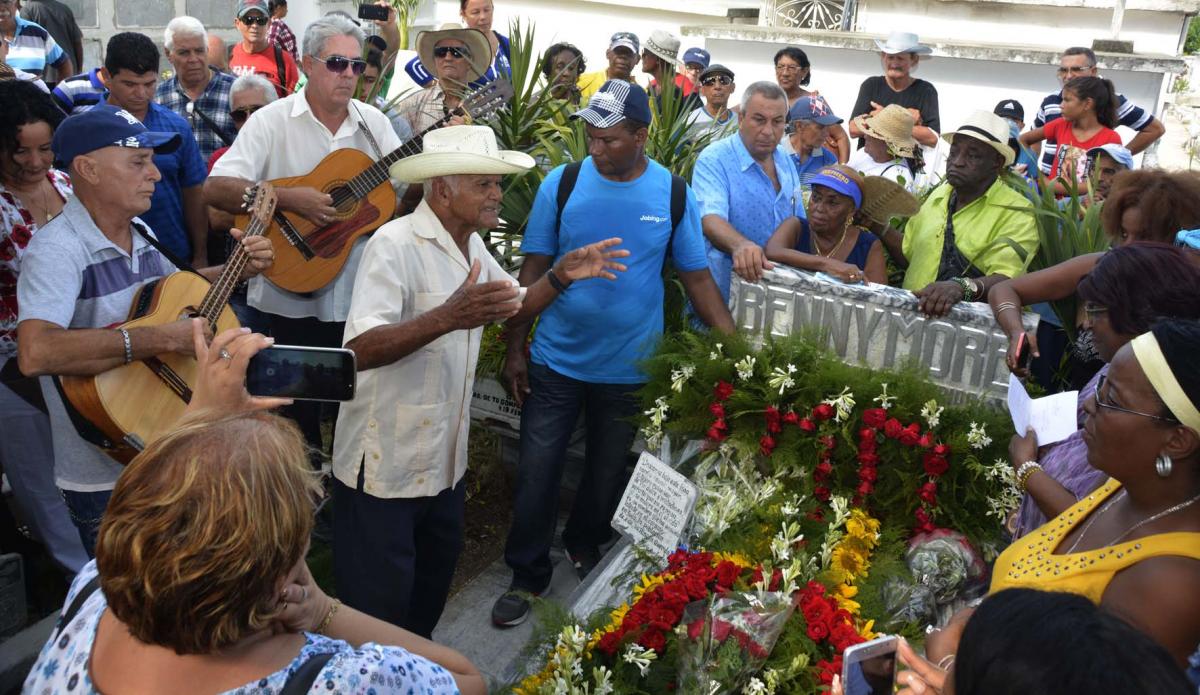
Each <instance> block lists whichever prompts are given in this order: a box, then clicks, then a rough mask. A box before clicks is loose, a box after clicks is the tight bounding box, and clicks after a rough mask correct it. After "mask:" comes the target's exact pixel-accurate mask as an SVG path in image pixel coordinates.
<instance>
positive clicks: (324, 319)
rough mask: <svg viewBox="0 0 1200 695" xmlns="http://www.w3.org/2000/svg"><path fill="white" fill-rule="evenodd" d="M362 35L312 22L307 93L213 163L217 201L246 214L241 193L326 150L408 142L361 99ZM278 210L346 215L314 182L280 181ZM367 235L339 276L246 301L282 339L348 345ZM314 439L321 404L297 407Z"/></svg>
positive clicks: (249, 130) (211, 194)
mask: <svg viewBox="0 0 1200 695" xmlns="http://www.w3.org/2000/svg"><path fill="white" fill-rule="evenodd" d="M363 40H364V39H363V33H362V31H361V30H360V29H359V28H358V27H357V26H355V24H354V23H353V22H351V21H350V20H348V19H346V18H344V17H340V16H337V15H331V16H325V17H322V18H321V19H318V20H316V21H314V22H312V23H311V24H309V25H308V28H307V29H306V30H305V32H304V40H303V44H302V46H301V50H302V54H303V55H302V58H301V67H302V68H303V70H304V72H305V74H306V75H307V76H308V83H307V84H306V85H305V86H304V88H303V89H302V90H300V91H299V92H297V93H295V94H292V95H290V96H288V97H286V98H284V99H280V100H279V101H276V102H273V103H271V104H269V105H268V106H266V107H265V108H262V109H260V110H258V111H256V112H255V113H254V115H253V117H251V118H250V119H249V120H248V121H247V122H246V125H245V126H244V127H243V128H242V130H241V132H240V133H239V134H238V138H237V140H235V141H234V143H233V146H232V147H231V148H230V149H229V151H228V152H226V153H225V155H224V156H223V157H221V159H220V161H218V162H217V163H216V165H215V166H214V167H213V170H212V174H211V176H210V177H209V179H208V181H207V182H206V183H205V186H204V194H205V200H206V202H207V203H208V204H209V205H212V206H214V207H217V208H220V209H222V210H225V211H226V212H230V213H238V212H240V205H241V201H242V195H243V193H244V192H245V189H246V188H247V187H248V186H250V185H252V184H253V183H254V182H255V181H258V180H262V179H278V178H283V177H289V176H300V175H304V174H307V173H308V172H310V171H311V170H312V169H313V168H314V167H315V166H317V164H319V163H320V162H321V160H322V158H324V157H325V156H326V155H328V154H330V153H331V152H333V151H335V150H338V149H342V148H354V149H357V150H360V151H362V152H364V153H366V154H368V155H369V156H370V157H371V158H372V159H379V158H381V157H382V156H383V155H384V153H387V152H391V151H393V150H395V149H396V148H398V147H399V146H400V144H401V143H400V140H399V138H397V136H396V133H395V131H393V130H392V126H391V123H390V122H389V121H388V119H387V116H385V115H383V113H381V112H380V111H379V110H378V109H376V108H375V107H374V106H370V105H368V104H364V103H362V102H360V101H357V100H353V99H352V96H353V94H354V90H355V86H356V84H357V82H358V76H359V75H360V74H362V71H363V69H364V68H365V67H366V63H365V62H364V61H363V60H361V59H360V56H361V55H362V45H363ZM276 191H277V193H278V196H279V204H278V208H279V209H280V210H284V211H294V212H296V213H299V214H300V215H303V216H304V217H305V218H307V219H308V220H310V221H311V222H313V223H314V224H317V225H326V224H328V223H330V222H332V221H334V219H335V218H336V216H337V210H336V209H335V208H334V207H333V199H332V197H331V196H330V195H328V194H326V193H324V192H322V191H319V190H317V189H315V188H311V187H277V189H276ZM365 242H366V239H365V238H361V239H359V240H358V241H357V242H356V243H355V245H354V247H353V248H352V249H351V251H350V255H349V258H348V260H347V261H346V264H345V266H343V267H342V269H341V271H340V272H339V273H338V275H337V276H336V277H335V278H334V280H333V281H332V282H330V283H329V284H327V285H325V286H324V287H322V288H320V289H318V290H316V291H314V292H311V293H307V294H303V295H301V294H296V293H293V292H288V291H286V290H283V289H281V288H280V287H277V286H275V285H273V284H271V283H270V282H268V281H267V280H266V279H265V278H255V279H254V280H252V281H251V282H250V286H249V289H248V291H247V301H248V303H249V304H250V306H252V307H254V308H256V309H258V310H259V311H262V312H264V313H266V314H268V315H269V319H270V325H271V333H272V335H273V337H274V338H275V339H276V340H277V341H278V342H279V343H281V344H289V345H310V346H316V347H341V345H342V330H343V327H344V324H345V321H346V316H347V314H348V313H349V310H350V293H351V290H352V289H353V286H354V275H355V273H356V272H357V270H358V263H359V260H360V258H361V256H362V251H363V246H364V245H365ZM288 414H289V416H291V417H293V418H294V419H295V420H296V421H297V423H298V424H299V425H300V428H301V431H303V432H304V436H305V439H306V440H307V441H308V443H309V444H310V445H311V446H313V447H314V448H316V449H318V450H321V449H322V441H321V430H320V404H319V403H298V404H295V405H293V406H289V409H288Z"/></svg>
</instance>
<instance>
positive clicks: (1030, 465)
mask: <svg viewBox="0 0 1200 695" xmlns="http://www.w3.org/2000/svg"><path fill="white" fill-rule="evenodd" d="M1040 470H1042V465H1041V464H1040V463H1038V462H1037V461H1026V462H1025V463H1022V464H1021V467H1020V468H1018V469H1017V489H1018V490H1020V491H1021V492H1026V491H1027V490H1028V488H1027V487H1026V485H1027V484H1028V483H1029V477H1030V476H1032V475H1033V474H1034V473H1035V472H1037V471H1040Z"/></svg>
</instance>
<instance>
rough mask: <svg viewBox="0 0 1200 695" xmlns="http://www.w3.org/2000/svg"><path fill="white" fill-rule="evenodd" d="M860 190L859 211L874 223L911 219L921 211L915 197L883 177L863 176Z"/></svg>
mask: <svg viewBox="0 0 1200 695" xmlns="http://www.w3.org/2000/svg"><path fill="white" fill-rule="evenodd" d="M862 189H863V202H862V207H860V208H859V210H860V211H861V212H862V214H863V215H865V216H867V217H868V218H870V219H872V220H875V221H876V222H884V223H886V222H888V221H889V220H891V219H892V218H893V217H912V216H913V215H915V214H917V212H918V211H919V210H920V209H921V201H919V200H917V198H916V196H914V195H913V194H912V193H909V192H908V191H907V190H905V188H904V186H901V185H900V184H898V183H896V182H895V181H893V180H891V179H889V178H887V177H885V176H864V177H863V186H862Z"/></svg>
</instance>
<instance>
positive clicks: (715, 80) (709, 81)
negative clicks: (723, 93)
mask: <svg viewBox="0 0 1200 695" xmlns="http://www.w3.org/2000/svg"><path fill="white" fill-rule="evenodd" d="M700 84H702V85H704V86H705V87H711V86H713V85H714V84H721V85H725V86H729V85H731V84H733V78H732V77H728V76H726V75H711V76H709V77H705V78H704V79H703V80H700Z"/></svg>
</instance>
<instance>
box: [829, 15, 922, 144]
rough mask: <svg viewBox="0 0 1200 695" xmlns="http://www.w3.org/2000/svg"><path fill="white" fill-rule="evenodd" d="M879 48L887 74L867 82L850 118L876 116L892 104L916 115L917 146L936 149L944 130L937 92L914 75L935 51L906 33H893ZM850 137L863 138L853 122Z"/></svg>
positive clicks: (864, 83)
mask: <svg viewBox="0 0 1200 695" xmlns="http://www.w3.org/2000/svg"><path fill="white" fill-rule="evenodd" d="M875 45H876V46H877V47H878V48H879V58H880V61H881V62H882V63H883V74H882V75H876V76H875V77H868V78H867V79H865V80H863V83H862V85H861V86H860V87H859V88H858V99H856V100H855V102H854V109H853V111H851V112H850V118H851V119H854V118H856V117H858V116H861V115H863V114H871V115H875V114H877V113H879V112H880V111H882V110H883V108H884V107H885V106H887V105H889V104H899V105H900V106H903V107H904V108H906V109H908V110H909V112H910V113H911V114H912V115H913V120H914V121H915V122H916V127H915V128H913V137H914V138H916V140H917V142H919V143H921V144H922V145H924V146H925V147H934V146H935V145H937V140H938V133H939V132H941V130H942V123H941V117H940V116H939V114H938V94H937V90H936V89H934V87H933V85H932V84H930V83H928V82H926V81H925V80H922V79H920V78H917V77H913V74H912V73H913V72H914V71H915V70H916V69H917V63H919V62H920V60H921V56H927V55H929V54H930V53H932V52H933V51H932V49H930V48H929V47H928V46H923V45H921V42H920V41H919V40H918V39H917V35H916V34H912V33H909V32H906V31H893V32H892V33H891V35H889V36H888V39H887V41H880V40H878V39H876V40H875ZM850 137H855V138H857V137H862V132H861V131H860V130H859V129H858V126H857V125H856V124H855V122H854V121H853V120H851V121H850ZM860 146H861V143H860Z"/></svg>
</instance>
